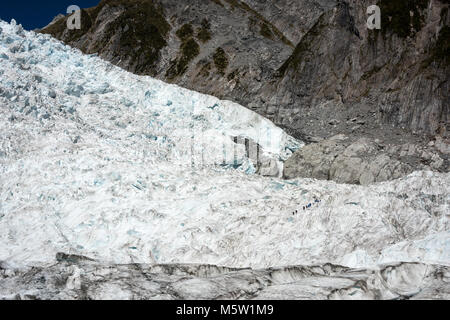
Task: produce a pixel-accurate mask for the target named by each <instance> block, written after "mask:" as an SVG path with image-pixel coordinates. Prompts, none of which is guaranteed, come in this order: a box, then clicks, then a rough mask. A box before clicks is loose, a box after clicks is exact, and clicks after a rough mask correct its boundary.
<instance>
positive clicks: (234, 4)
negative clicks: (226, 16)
mask: <svg viewBox="0 0 450 320" xmlns="http://www.w3.org/2000/svg"><path fill="white" fill-rule="evenodd" d="M224 1H226V2H228V3H229V4H230V6H231V9H232V10H234V9H235V8H236V7H237V8H241V9H242V10H244V11H246V12H248V13H250V14H251V15H252V16H254V17H257V18H258V19H259V20H260V21H262V22H263V24H266V25H267V27H268V28H269V30H270V29H271V30H272V31H271V33H274V34H275V35H276V36H277V37H278V38H279V39H280V40H281V41H282V42H283V43H284V44H286V45H288V46H290V47H294V44H293V43H292V42H291V41H290V40H289V39H288V38H286V37H285V36H284V34H283V33H282V32H281V31H280V30H278V28H277V27H275V26H274V25H272V24H271V23H270V22H269V21H267V20H266V18H264V17H263V16H262V15H261V14H259V13H258V12H257V11H255V10H254V9H252V8H251V7H249V6H248V5H247V4H246V3H244V2H242V1H239V0H224ZM261 31H262V29H261ZM261 34H262V33H261Z"/></svg>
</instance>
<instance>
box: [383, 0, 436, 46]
mask: <svg viewBox="0 0 450 320" xmlns="http://www.w3.org/2000/svg"><path fill="white" fill-rule="evenodd" d="M428 2H429V0H408V1H404V0H381V1H379V2H378V6H379V7H380V9H381V32H382V33H383V34H384V35H385V34H386V33H387V32H388V31H389V32H392V33H394V34H396V35H398V36H399V37H401V38H406V37H408V36H412V35H414V33H416V32H418V31H420V30H421V29H422V27H423V24H424V19H425V17H424V13H423V11H424V10H425V9H426V8H427V6H428Z"/></svg>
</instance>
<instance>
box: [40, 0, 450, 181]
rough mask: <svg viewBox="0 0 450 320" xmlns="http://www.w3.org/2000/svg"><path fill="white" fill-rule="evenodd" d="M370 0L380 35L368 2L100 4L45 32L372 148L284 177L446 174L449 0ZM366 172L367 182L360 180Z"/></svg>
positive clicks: (302, 132)
mask: <svg viewBox="0 0 450 320" xmlns="http://www.w3.org/2000/svg"><path fill="white" fill-rule="evenodd" d="M377 3H378V5H379V6H380V7H381V9H382V30H380V31H377V30H376V31H369V30H368V29H367V27H366V20H367V14H366V9H367V7H368V6H369V5H371V4H373V3H372V2H370V1H341V0H340V1H334V0H320V1H319V0H283V1H277V2H273V1H266V0H245V1H241V0H215V1H212V0H195V1H190V2H189V3H188V4H186V3H184V2H180V1H175V0H160V1H145V0H139V1H137V0H133V1H119V0H114V1H106V0H104V1H101V2H100V4H99V5H98V6H97V7H95V8H91V9H86V10H84V11H83V19H84V20H85V21H86V23H85V24H83V30H81V31H75V32H74V31H69V30H66V28H65V19H67V18H63V19H60V20H59V21H57V22H56V23H54V24H52V25H51V26H49V27H48V28H45V29H43V30H42V32H44V33H49V34H51V35H53V36H54V37H56V38H58V39H61V40H63V41H64V42H66V43H67V44H70V45H72V46H74V47H77V48H80V49H81V50H82V51H83V52H86V53H94V52H95V53H97V52H98V53H99V55H100V56H101V57H102V58H104V59H106V60H108V61H111V62H112V63H114V64H116V65H118V66H120V67H122V68H124V69H126V70H129V71H131V72H134V73H137V74H149V75H152V76H155V77H157V78H159V79H162V80H164V81H168V82H173V83H177V84H179V85H181V86H183V87H186V88H190V89H193V90H196V91H199V92H203V93H208V94H212V95H214V96H216V97H219V98H227V99H230V100H232V101H236V102H238V103H240V104H242V105H244V106H246V107H248V108H250V109H251V110H254V111H256V112H258V113H259V114H261V115H263V116H265V117H267V118H269V119H270V120H272V121H274V123H276V124H277V125H279V126H281V127H282V128H284V129H285V130H286V131H287V132H289V134H291V135H292V136H294V137H296V138H298V139H301V140H303V141H305V142H306V143H317V142H319V141H321V140H323V139H325V142H324V143H325V144H334V143H335V142H333V139H334V138H333V137H334V136H336V135H342V134H344V135H345V137H346V141H345V142H344V143H341V144H340V145H339V147H338V148H337V149H336V150H341V149H342V150H345V149H347V148H349V147H350V146H351V145H353V144H355V143H356V144H361V142H362V141H363V144H365V145H366V147H365V148H369V149H370V150H371V154H370V155H369V156H365V155H364V156H363V157H362V158H361V157H360V156H359V155H358V156H357V157H356V158H357V159H355V157H351V158H349V159H344V161H343V162H340V163H338V164H337V166H338V167H339V168H338V170H337V171H339V172H338V173H336V172H335V171H336V170H334V171H333V170H331V167H332V163H330V161H329V159H328V158H329V156H327V155H322V153H321V152H320V151H319V152H316V151H314V154H316V155H317V157H318V159H317V160H314V161H309V160H308V161H305V159H308V158H309V157H308V156H307V155H304V154H303V151H299V152H298V154H297V158H301V159H302V160H299V161H298V160H296V159H292V160H291V161H290V163H289V167H290V168H289V170H288V172H285V173H284V174H285V176H286V177H308V178H317V179H332V180H335V181H339V182H345V183H369V182H373V181H384V180H391V179H395V178H398V177H401V176H404V175H406V174H409V173H411V172H413V171H415V170H436V171H440V172H448V171H449V168H450V165H449V163H450V162H449V160H450V157H449V155H450V153H449V151H448V150H449V137H448V132H449V131H448V124H449V121H448V114H449V110H448V105H449V104H450V97H449V94H448V92H450V88H449V77H448V75H449V74H450V70H449V64H448V59H447V57H448V56H450V53H449V52H448V38H449V37H448V36H447V33H448V28H449V21H450V17H449V14H448V2H447V1H444V0H433V1H428V0H420V1H419V0H415V1H409V2H408V1H400V0H398V1H384V0H379V1H378V2H377ZM147 35H149V36H147ZM293 44H296V47H295V48H294V45H293ZM332 138H333V139H332ZM372 146H376V147H375V148H372ZM311 148H312V149H314V150H315V149H319V150H320V148H321V146H320V145H314V146H313V147H311ZM373 162H375V163H376V165H375V167H370V168H369V166H370V165H368V164H367V163H369V164H370V163H373ZM356 163H357V168H356V169H355V170H353V171H354V172H351V171H352V170H349V168H351V167H353V166H354V165H355V164H356ZM311 168H312V169H311ZM366 170H369V171H371V176H372V177H371V178H368V179H366V178H360V173H362V172H365V171H366ZM338 176H339V177H340V178H337V177H338ZM343 177H345V178H343Z"/></svg>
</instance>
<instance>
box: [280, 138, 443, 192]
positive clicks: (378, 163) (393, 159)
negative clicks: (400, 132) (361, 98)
mask: <svg viewBox="0 0 450 320" xmlns="http://www.w3.org/2000/svg"><path fill="white" fill-rule="evenodd" d="M415 170H438V171H445V170H448V162H447V161H446V160H444V159H442V158H441V157H440V156H439V152H438V151H437V150H436V149H434V148H431V147H425V148H423V147H421V146H418V145H414V144H405V145H400V146H397V145H390V146H389V145H385V144H383V143H381V142H380V141H379V140H377V141H373V140H370V139H367V138H361V139H359V140H357V141H355V142H353V143H352V142H350V141H349V138H348V137H347V136H344V135H338V136H334V137H331V138H330V139H327V140H323V141H321V142H319V143H313V144H309V145H307V146H306V147H304V148H302V149H300V150H299V151H297V152H296V153H295V154H294V155H293V156H292V157H291V158H289V159H288V160H287V161H286V162H285V165H284V174H283V175H284V177H285V178H286V179H293V178H298V177H302V178H315V179H321V180H334V181H336V182H338V183H351V184H361V185H368V184H370V183H373V182H381V181H387V180H392V179H397V178H400V177H402V176H405V175H407V174H410V173H411V172H413V171H415Z"/></svg>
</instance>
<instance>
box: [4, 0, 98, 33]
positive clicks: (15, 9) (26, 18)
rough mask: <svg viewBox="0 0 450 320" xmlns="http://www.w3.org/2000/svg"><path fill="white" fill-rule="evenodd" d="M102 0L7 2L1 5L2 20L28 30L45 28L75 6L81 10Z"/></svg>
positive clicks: (17, 0) (11, 0)
mask: <svg viewBox="0 0 450 320" xmlns="http://www.w3.org/2000/svg"><path fill="white" fill-rule="evenodd" d="M99 2H100V0H69V1H66V0H54V1H40V0H34V1H32V0H7V1H2V4H0V19H2V20H5V21H7V22H10V21H11V19H15V20H16V21H17V23H20V24H22V26H23V27H24V28H25V29H27V30H33V29H35V28H42V27H45V26H46V25H47V24H49V23H50V21H52V20H53V18H54V17H55V16H57V15H58V14H59V13H63V14H66V12H67V8H68V7H69V6H70V5H72V4H74V5H77V6H79V7H80V8H90V7H94V6H96V5H97V4H98V3H99Z"/></svg>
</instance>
